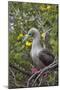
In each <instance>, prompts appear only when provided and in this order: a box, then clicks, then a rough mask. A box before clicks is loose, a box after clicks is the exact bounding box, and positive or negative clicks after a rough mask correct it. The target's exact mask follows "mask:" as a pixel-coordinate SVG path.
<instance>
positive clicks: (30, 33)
mask: <svg viewBox="0 0 60 90" xmlns="http://www.w3.org/2000/svg"><path fill="white" fill-rule="evenodd" d="M39 35H40V33H39V31H38V30H37V29H36V28H31V29H30V30H29V31H28V33H27V35H26V36H25V37H24V39H23V42H24V41H26V40H27V39H28V38H29V37H33V38H35V37H38V36H39Z"/></svg>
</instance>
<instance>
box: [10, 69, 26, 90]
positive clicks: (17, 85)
mask: <svg viewBox="0 0 60 90" xmlns="http://www.w3.org/2000/svg"><path fill="white" fill-rule="evenodd" d="M9 69H10V72H11V73H12V76H13V79H14V83H15V86H16V87H17V88H19V87H26V86H24V85H19V84H17V82H16V77H15V74H14V72H13V71H12V69H11V68H9Z"/></svg>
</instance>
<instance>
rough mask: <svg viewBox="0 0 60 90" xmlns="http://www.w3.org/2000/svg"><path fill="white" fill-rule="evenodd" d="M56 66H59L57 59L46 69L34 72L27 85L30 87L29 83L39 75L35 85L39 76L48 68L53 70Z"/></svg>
mask: <svg viewBox="0 0 60 90" xmlns="http://www.w3.org/2000/svg"><path fill="white" fill-rule="evenodd" d="M56 67H58V63H57V60H56V61H54V62H53V63H52V64H50V65H49V66H47V67H45V68H44V69H42V70H40V71H38V72H36V73H34V74H33V75H32V76H31V77H30V78H29V79H28V82H27V87H29V84H30V81H31V80H32V79H33V78H34V77H36V75H38V76H37V77H36V79H35V81H34V83H33V86H34V84H35V83H36V81H37V80H38V79H39V77H41V76H42V74H43V73H44V72H46V71H48V70H52V69H55V68H56Z"/></svg>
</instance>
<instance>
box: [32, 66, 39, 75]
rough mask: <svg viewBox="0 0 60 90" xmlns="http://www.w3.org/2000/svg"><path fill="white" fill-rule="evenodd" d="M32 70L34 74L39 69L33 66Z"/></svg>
mask: <svg viewBox="0 0 60 90" xmlns="http://www.w3.org/2000/svg"><path fill="white" fill-rule="evenodd" d="M31 71H32V74H34V73H36V72H37V71H39V70H38V69H37V68H35V67H32V69H31Z"/></svg>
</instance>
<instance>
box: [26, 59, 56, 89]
mask: <svg viewBox="0 0 60 90" xmlns="http://www.w3.org/2000/svg"><path fill="white" fill-rule="evenodd" d="M54 63H56V61H54V62H53V63H52V64H50V65H49V66H52V65H53V64H54ZM49 66H47V67H45V68H44V69H46V68H48V67H49ZM44 69H43V70H44ZM47 70H48V69H47ZM39 73H41V70H40V71H38V72H36V73H34V74H33V75H32V76H31V77H30V78H29V79H28V82H27V87H28V86H29V83H30V81H31V80H32V79H33V78H34V77H35V76H36V75H37V74H39Z"/></svg>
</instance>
